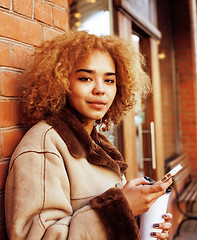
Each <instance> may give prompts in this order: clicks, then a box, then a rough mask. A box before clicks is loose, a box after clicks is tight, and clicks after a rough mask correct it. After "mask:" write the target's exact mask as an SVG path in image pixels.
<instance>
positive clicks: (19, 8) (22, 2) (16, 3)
mask: <svg viewBox="0 0 197 240" xmlns="http://www.w3.org/2000/svg"><path fill="white" fill-rule="evenodd" d="M32 6H33V3H32V0H12V8H13V11H14V12H17V13H20V14H23V15H25V16H28V17H31V16H32Z"/></svg>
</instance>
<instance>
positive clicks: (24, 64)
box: [11, 44, 34, 69]
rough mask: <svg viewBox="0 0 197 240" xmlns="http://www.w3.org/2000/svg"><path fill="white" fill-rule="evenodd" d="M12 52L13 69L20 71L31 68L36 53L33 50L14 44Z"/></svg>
mask: <svg viewBox="0 0 197 240" xmlns="http://www.w3.org/2000/svg"><path fill="white" fill-rule="evenodd" d="M11 52H12V55H11V56H12V59H11V67H13V68H20V69H28V68H29V66H30V64H31V61H32V55H33V53H34V49H33V48H30V47H27V46H23V45H19V44H12V48H11Z"/></svg>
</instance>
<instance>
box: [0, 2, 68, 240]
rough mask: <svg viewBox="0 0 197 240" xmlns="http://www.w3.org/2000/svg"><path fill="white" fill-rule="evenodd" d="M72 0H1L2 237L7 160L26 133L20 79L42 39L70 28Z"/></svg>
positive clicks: (2, 235)
mask: <svg viewBox="0 0 197 240" xmlns="http://www.w3.org/2000/svg"><path fill="white" fill-rule="evenodd" d="M68 2H69V0H0V23H1V24H0V238H1V240H5V239H7V237H6V232H5V217H4V188H5V181H6V177H7V170H8V164H9V160H10V156H11V155H12V153H13V151H14V149H15V147H16V145H17V144H18V142H19V141H20V139H21V138H22V136H23V135H24V132H25V131H24V129H23V126H22V125H21V121H20V103H19V98H18V94H19V89H18V87H19V82H20V76H21V73H22V72H23V71H24V70H25V69H27V68H28V66H29V63H30V61H31V58H32V57H31V55H32V54H33V53H34V49H35V47H36V46H39V45H40V44H41V42H42V41H43V40H47V39H49V38H52V37H54V36H55V35H57V34H60V33H63V32H65V31H66V30H67V29H68V10H69V7H68Z"/></svg>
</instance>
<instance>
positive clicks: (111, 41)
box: [5, 31, 172, 240]
mask: <svg viewBox="0 0 197 240" xmlns="http://www.w3.org/2000/svg"><path fill="white" fill-rule="evenodd" d="M25 83H26V86H25V88H24V90H23V94H22V103H23V108H24V113H25V115H24V116H25V117H24V118H25V120H26V122H27V123H28V124H29V125H30V126H31V128H30V129H29V131H28V132H27V133H26V134H25V136H24V137H23V139H22V140H21V142H20V143H19V145H18V146H17V148H16V150H15V152H14V154H13V156H12V158H11V161H10V167H9V174H8V178H7V182H6V192H5V208H6V226H7V232H8V236H9V239H11V240H19V239H20V240H22V239H28V240H30V239H32V240H40V239H43V240H45V239H47V240H55V239H58V240H65V239H69V240H78V239H79V240H88V239H89V240H90V239H91V240H105V239H111V240H121V239H122V240H127V239H128V240H131V239H132V240H136V239H141V237H140V233H139V229H138V226H137V223H136V220H135V217H136V216H138V215H140V214H142V213H143V212H145V211H147V210H148V209H149V207H150V206H151V205H152V203H153V202H154V201H155V200H156V199H157V198H158V197H160V196H161V195H162V194H164V193H165V190H166V188H167V187H168V186H170V185H171V184H172V180H169V181H168V182H166V183H161V184H157V185H148V184H147V182H146V181H145V179H144V178H136V179H134V180H131V181H129V182H127V183H126V181H125V178H124V173H125V171H126V168H127V165H126V163H125V162H124V161H123V158H122V155H121V154H120V152H119V151H118V150H117V149H116V148H115V147H114V146H113V145H112V144H111V143H110V142H109V141H108V140H107V138H106V137H104V136H103V135H102V134H101V133H99V132H98V131H97V130H96V126H98V125H99V126H100V127H101V128H102V129H103V130H108V129H109V128H110V125H111V123H118V122H119V121H120V119H121V117H122V116H123V114H125V113H126V112H127V111H128V110H129V109H130V108H132V106H133V105H134V102H135V93H138V94H141V96H145V95H146V94H147V93H148V92H149V89H150V85H149V79H148V77H147V75H146V74H145V73H144V72H143V70H142V66H141V63H140V62H139V54H138V53H137V52H136V51H135V49H134V48H133V47H132V46H131V45H130V43H127V42H126V41H124V40H123V39H120V38H118V37H115V36H101V37H97V36H95V35H90V34H88V33H87V32H84V31H82V32H77V31H76V32H75V31H74V32H72V31H71V32H68V33H66V34H64V35H61V36H58V37H56V38H55V39H54V40H52V41H49V42H46V43H44V44H43V46H42V47H40V48H39V49H38V50H37V52H36V54H35V61H34V63H33V65H32V67H31V69H30V70H29V71H28V73H27V74H26V77H25ZM171 217H172V216H171V214H166V215H165V216H164V218H165V222H164V223H156V225H155V227H157V228H160V229H163V232H162V233H153V237H155V238H157V239H167V238H168V231H169V229H170V227H171V224H170V223H169V220H170V219H171Z"/></svg>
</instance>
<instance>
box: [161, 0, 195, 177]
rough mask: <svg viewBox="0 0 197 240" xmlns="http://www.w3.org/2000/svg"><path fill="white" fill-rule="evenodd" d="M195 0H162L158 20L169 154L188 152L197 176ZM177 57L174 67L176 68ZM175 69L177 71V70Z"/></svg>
mask: <svg viewBox="0 0 197 240" xmlns="http://www.w3.org/2000/svg"><path fill="white" fill-rule="evenodd" d="M191 2H192V0H174V1H162V0H158V23H159V29H160V30H161V32H162V39H161V43H160V51H161V52H162V51H163V52H164V53H165V54H166V58H165V59H163V60H160V69H161V82H162V112H163V126H164V152H165V158H167V157H169V156H170V155H172V154H173V153H179V152H178V151H179V149H180V151H181V152H187V153H188V154H189V159H190V161H191V164H192V172H193V175H194V176H195V177H197V85H196V65H195V49H194V34H196V33H194V29H193V22H192V19H193V18H192V14H193V13H195V11H194V10H193V9H192V5H191ZM173 58H174V69H173ZM173 71H174V74H173ZM173 76H174V77H175V78H176V84H177V98H178V99H177V100H178V101H177V109H178V118H179V122H178V123H177V124H178V127H179V132H178V134H177V138H179V143H180V145H179V149H176V141H175V138H176V135H175V123H176V122H175V121H176V118H175V109H174V92H173V80H172V79H173Z"/></svg>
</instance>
